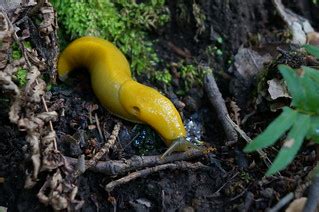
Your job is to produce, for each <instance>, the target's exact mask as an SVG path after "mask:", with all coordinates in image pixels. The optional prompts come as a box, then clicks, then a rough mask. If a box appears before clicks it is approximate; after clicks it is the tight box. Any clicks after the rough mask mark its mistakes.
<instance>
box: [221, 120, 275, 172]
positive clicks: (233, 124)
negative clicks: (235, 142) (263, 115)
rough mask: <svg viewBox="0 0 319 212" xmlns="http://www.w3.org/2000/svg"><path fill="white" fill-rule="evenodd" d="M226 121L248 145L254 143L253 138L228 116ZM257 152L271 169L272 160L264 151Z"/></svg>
mask: <svg viewBox="0 0 319 212" xmlns="http://www.w3.org/2000/svg"><path fill="white" fill-rule="evenodd" d="M226 119H227V121H228V122H229V123H230V124H231V125H232V126H233V127H234V129H235V130H236V131H237V132H238V133H239V135H240V136H241V137H242V138H243V139H244V140H245V141H246V142H247V143H250V142H251V141H252V140H251V138H250V137H249V136H248V135H247V134H246V133H245V132H244V131H243V130H242V129H240V127H239V126H238V125H237V124H236V123H235V122H233V120H231V118H230V117H229V116H227V117H226ZM257 152H258V154H259V155H260V157H261V158H262V159H263V161H264V163H265V164H266V166H267V167H270V165H271V164H272V163H271V160H270V159H269V158H268V157H267V154H266V153H265V152H264V151H263V150H257Z"/></svg>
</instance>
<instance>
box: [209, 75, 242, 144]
mask: <svg viewBox="0 0 319 212" xmlns="http://www.w3.org/2000/svg"><path fill="white" fill-rule="evenodd" d="M204 84H205V90H206V92H207V95H208V98H209V101H210V102H211V104H212V106H213V107H214V109H215V110H216V113H217V117H218V119H219V121H220V122H221V123H222V126H223V128H224V132H225V134H226V136H227V139H228V141H231V142H237V141H238V136H237V133H236V131H235V130H234V128H233V126H232V125H231V124H230V123H229V122H228V121H227V119H226V117H227V116H229V114H228V111H227V108H226V105H225V101H224V99H223V97H222V94H221V93H220V91H219V88H218V86H217V84H216V81H215V79H214V76H213V74H211V73H210V74H207V75H206V77H205V79H204Z"/></svg>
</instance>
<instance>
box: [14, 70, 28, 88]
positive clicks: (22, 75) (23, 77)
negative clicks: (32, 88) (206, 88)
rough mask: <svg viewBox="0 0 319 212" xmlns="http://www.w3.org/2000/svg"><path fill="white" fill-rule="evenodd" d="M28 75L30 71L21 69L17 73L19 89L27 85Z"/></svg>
mask: <svg viewBox="0 0 319 212" xmlns="http://www.w3.org/2000/svg"><path fill="white" fill-rule="evenodd" d="M27 75H28V71H27V70H26V69H24V68H19V69H18V71H17V72H16V73H15V76H16V80H17V83H18V86H19V87H23V86H25V85H26V84H27Z"/></svg>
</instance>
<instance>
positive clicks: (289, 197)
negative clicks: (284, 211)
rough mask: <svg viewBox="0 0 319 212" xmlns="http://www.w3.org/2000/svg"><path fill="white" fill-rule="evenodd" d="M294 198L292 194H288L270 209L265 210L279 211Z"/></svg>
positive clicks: (270, 211) (268, 211) (269, 211)
mask: <svg viewBox="0 0 319 212" xmlns="http://www.w3.org/2000/svg"><path fill="white" fill-rule="evenodd" d="M293 198H294V193H293V192H290V193H289V194H287V195H286V196H284V197H283V198H282V199H281V200H279V202H278V203H277V204H276V205H275V206H274V207H272V208H271V209H269V210H267V212H277V211H279V210H280V209H281V208H282V207H284V206H285V205H287V204H288V203H289V202H290V201H291V200H292V199H293Z"/></svg>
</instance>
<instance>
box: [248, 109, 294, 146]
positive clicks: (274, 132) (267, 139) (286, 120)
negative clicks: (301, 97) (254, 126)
mask: <svg viewBox="0 0 319 212" xmlns="http://www.w3.org/2000/svg"><path fill="white" fill-rule="evenodd" d="M297 114H298V113H297V112H296V111H294V110H292V109H290V108H288V107H284V108H283V112H282V113H281V114H280V115H279V116H278V117H277V118H276V119H275V120H274V121H273V122H272V123H271V124H270V125H269V126H268V127H267V128H266V130H265V131H264V132H262V133H261V134H260V135H258V136H257V137H256V138H255V139H254V140H253V141H252V142H251V143H249V144H248V145H247V146H246V147H245V148H244V151H245V152H252V151H255V150H258V149H262V148H265V147H268V146H271V145H273V144H274V143H275V142H276V141H277V140H278V139H279V138H280V137H281V136H282V135H283V134H284V133H285V132H286V131H287V130H288V129H290V127H291V126H292V125H293V123H294V122H295V120H296V118H297Z"/></svg>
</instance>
